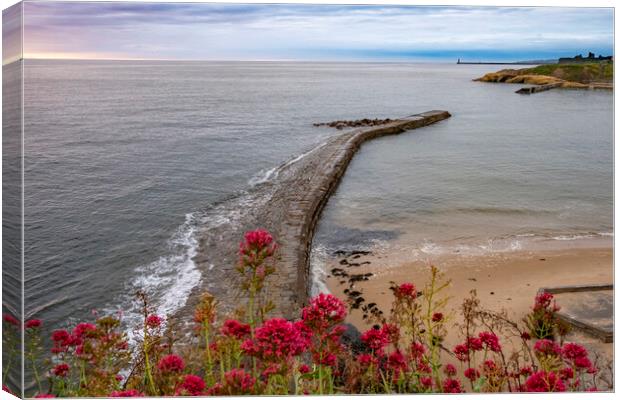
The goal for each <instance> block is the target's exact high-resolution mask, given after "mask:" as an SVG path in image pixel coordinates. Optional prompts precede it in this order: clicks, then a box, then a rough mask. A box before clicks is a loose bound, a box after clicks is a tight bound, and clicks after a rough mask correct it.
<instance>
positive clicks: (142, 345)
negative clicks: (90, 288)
mask: <svg viewBox="0 0 620 400" xmlns="http://www.w3.org/2000/svg"><path fill="white" fill-rule="evenodd" d="M275 251H276V244H275V241H274V238H273V237H272V236H271V235H270V234H269V233H268V232H266V231H264V230H260V229H259V230H255V231H251V232H248V233H247V234H246V235H245V237H244V241H243V242H242V243H241V244H240V246H239V253H240V263H239V265H238V271H239V272H240V273H241V274H242V276H243V280H242V281H243V283H242V286H241V287H242V289H243V290H246V291H247V293H248V301H247V304H246V305H245V307H244V308H240V309H238V310H235V311H234V312H231V313H230V314H228V315H226V316H224V315H220V314H218V310H217V301H216V300H215V298H214V297H213V296H211V295H210V294H208V293H205V294H203V296H202V297H201V298H200V301H199V303H198V305H197V306H196V310H195V315H194V316H195V318H194V320H195V322H196V324H197V334H196V335H195V336H194V337H193V338H184V339H183V341H181V342H179V337H180V335H179V334H178V332H176V331H174V327H175V324H174V321H173V320H171V319H167V320H166V319H165V318H164V317H163V316H159V315H157V314H154V313H153V312H152V311H153V310H152V309H151V308H150V307H149V306H148V302H147V301H146V297H145V295H144V294H140V295H139V296H141V297H140V298H141V299H142V300H143V301H144V310H143V311H144V312H143V315H144V319H143V321H142V323H141V325H140V326H139V327H136V330H135V332H139V333H140V335H137V336H136V337H135V341H134V342H135V344H134V343H132V344H130V343H129V342H128V339H127V337H126V335H125V334H124V333H123V328H122V327H121V322H120V320H119V319H117V318H113V317H103V318H99V319H97V320H96V323H88V322H80V323H78V324H77V325H75V326H74V327H73V328H72V329H71V328H67V329H56V330H54V331H52V332H51V335H50V337H49V339H51V342H52V347H51V357H50V359H49V360H47V362H45V363H37V362H36V361H37V360H36V355H37V354H38V353H37V351H38V350H39V344H40V343H42V341H40V340H39V338H40V335H41V331H42V329H41V328H42V327H43V322H42V321H41V320H39V319H30V320H27V321H26V322H25V323H24V324H23V329H24V332H23V334H24V337H25V338H27V340H28V341H29V342H28V343H29V345H28V347H27V348H28V355H29V356H30V358H29V361H30V364H31V365H32V366H33V367H34V373H33V375H34V376H35V377H37V379H38V376H39V374H37V369H36V368H37V366H42V365H45V366H46V368H47V369H46V370H45V371H44V375H43V374H40V375H41V376H45V378H46V379H47V381H48V382H49V384H48V385H47V386H46V385H45V382H44V381H43V380H37V382H36V384H37V385H36V386H37V389H36V393H33V396H32V397H36V398H43V397H54V396H58V397H73V396H76V397H104V396H105V397H143V396H159V397H161V396H208V395H217V396H226V395H287V394H335V393H364V394H366V393H418V392H423V393H426V392H443V393H462V392H465V391H469V390H471V391H484V392H502V391H525V392H561V391H585V390H595V389H596V386H595V385H594V383H595V382H599V381H600V380H596V379H595V377H596V376H597V374H598V369H597V365H594V363H593V361H592V359H591V358H590V355H589V354H588V350H587V349H586V348H585V347H583V346H582V345H580V344H577V343H571V342H565V340H564V337H563V331H562V330H561V329H558V327H559V325H558V321H557V318H556V315H555V313H556V312H557V311H558V310H559V307H558V306H557V305H556V304H555V302H554V300H553V295H551V294H549V293H541V294H539V295H538V296H537V297H536V299H535V302H534V306H533V307H532V311H531V313H530V314H528V316H527V317H526V324H525V326H521V325H519V324H516V323H509V324H508V326H509V328H510V329H512V331H511V332H512V333H511V335H512V338H514V339H516V341H515V342H517V343H518V344H519V345H521V346H522V348H519V349H517V350H518V351H516V352H514V353H513V354H511V355H507V354H505V352H506V349H505V348H504V347H503V346H502V344H501V341H503V340H504V339H505V338H508V339H510V337H507V334H506V329H504V330H502V329H501V328H500V327H499V326H500V324H499V322H498V321H500V322H501V321H503V319H501V318H497V319H495V320H494V321H492V323H490V322H489V318H491V317H492V313H491V312H489V311H488V310H487V311H484V312H477V311H476V310H475V307H477V302H476V301H471V302H468V301H467V300H466V301H465V302H464V306H463V308H464V312H463V318H465V319H466V321H467V322H468V325H466V326H464V327H463V330H462V332H464V334H463V336H462V339H460V340H459V342H457V344H456V346H454V347H453V349H452V352H450V351H449V350H447V349H446V347H447V346H448V345H447V344H446V338H447V336H448V335H447V330H446V321H448V320H450V319H451V318H452V314H451V313H450V314H446V311H445V310H444V309H443V308H442V307H443V305H444V304H446V301H445V299H444V298H442V295H441V290H442V289H443V288H445V287H446V286H447V284H446V283H445V282H443V281H442V278H441V274H440V273H439V271H438V269H436V268H435V267H431V279H430V281H429V282H430V283H428V284H425V286H424V287H423V288H422V290H421V291H418V289H417V288H416V286H415V285H414V284H413V283H403V284H400V285H398V284H393V285H392V286H391V289H392V293H393V303H392V305H393V306H392V309H391V310H390V311H391V312H390V315H389V316H386V317H381V316H380V314H375V315H373V316H372V317H373V318H375V319H373V320H372V322H371V323H372V324H375V325H373V326H372V328H370V329H368V330H366V331H365V332H363V333H362V334H361V335H357V338H356V335H355V332H353V331H349V332H347V334H346V335H345V331H347V328H346V326H345V325H344V323H345V321H346V317H347V307H346V305H345V303H344V302H343V301H342V300H340V299H339V298H338V297H336V296H333V295H330V294H319V295H318V296H316V297H314V298H313V299H310V301H309V302H308V304H307V306H305V307H304V308H303V309H302V310H301V314H300V318H299V319H297V320H286V319H283V318H279V317H274V316H273V315H272V314H271V313H270V311H271V310H272V308H270V306H269V302H268V301H266V299H265V293H263V288H264V285H265V284H266V277H267V276H268V275H269V274H271V273H273V271H274V269H273V265H272V264H271V263H272V262H273V261H274V260H275V259H276V257H274V254H275ZM222 317H223V318H222ZM476 318H479V319H478V320H476ZM483 318H484V319H483ZM164 321H166V323H164ZM3 325H4V327H5V330H4V332H5V334H6V335H7V336H4V337H3V342H4V344H5V345H6V344H9V345H12V346H14V345H15V343H18V341H15V342H9V341H8V339H9V338H10V337H11V336H10V334H13V335H14V337H15V338H17V336H16V335H17V334H21V332H19V329H20V328H21V322H20V321H19V320H18V319H17V318H15V317H13V316H12V315H10V314H5V315H4V317H3ZM20 337H21V336H20ZM558 337H559V338H560V340H558ZM500 338H501V340H500ZM504 343H506V342H504ZM507 347H510V346H507ZM40 348H41V351H43V348H42V346H41V347H40ZM8 359H9V361H10V356H9V357H8ZM32 360H34V361H32ZM453 360H457V361H460V362H461V364H460V367H459V368H457V366H455V365H454V364H452V363H451V362H450V361H453ZM8 364H9V367H10V362H9V363H8ZM4 376H6V373H5V374H4ZM3 389H4V390H9V388H8V387H7V386H5V382H3Z"/></svg>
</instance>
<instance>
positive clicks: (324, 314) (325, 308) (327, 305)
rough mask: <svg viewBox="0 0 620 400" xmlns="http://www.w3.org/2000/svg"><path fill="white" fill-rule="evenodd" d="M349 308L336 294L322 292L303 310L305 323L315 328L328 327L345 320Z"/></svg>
mask: <svg viewBox="0 0 620 400" xmlns="http://www.w3.org/2000/svg"><path fill="white" fill-rule="evenodd" d="M346 316H347V308H346V306H345V305H344V303H343V302H342V300H340V299H339V298H337V297H336V296H333V295H331V294H324V293H320V294H319V295H318V296H316V297H315V298H313V299H312V300H311V301H310V304H309V305H308V306H306V307H304V309H303V310H302V316H301V318H302V319H303V321H304V323H305V324H306V325H308V326H309V327H311V328H313V329H326V328H327V327H330V326H332V325H335V324H339V323H341V322H343V321H344V319H345V317H346Z"/></svg>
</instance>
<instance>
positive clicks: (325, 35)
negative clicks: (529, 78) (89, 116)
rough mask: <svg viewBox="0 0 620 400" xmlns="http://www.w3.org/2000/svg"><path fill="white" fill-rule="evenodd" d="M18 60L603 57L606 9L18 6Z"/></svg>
mask: <svg viewBox="0 0 620 400" xmlns="http://www.w3.org/2000/svg"><path fill="white" fill-rule="evenodd" d="M24 14H25V19H24V20H25V33H24V48H25V54H26V57H46V56H49V57H53V56H58V55H61V56H63V57H69V58H155V59H302V60H304V59H318V60H332V59H333V60H348V59H354V60H355V59H378V60H382V59H388V60H392V59H422V60H424V59H442V58H446V59H447V58H455V57H457V56H461V57H481V58H487V59H489V58H492V59H511V58H512V59H514V58H517V59H518V58H523V57H534V58H535V57H557V56H570V55H574V54H575V53H578V52H585V51H588V50H592V51H595V52H597V53H601V52H602V53H606V54H607V53H611V52H612V49H613V10H612V9H610V8H551V7H536V8H498V7H404V6H338V5H248V4H188V3H184V4H181V3H168V4H166V3H68V2H65V3H63V2H45V3H25V13H24Z"/></svg>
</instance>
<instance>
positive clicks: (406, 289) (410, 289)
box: [394, 282, 418, 300]
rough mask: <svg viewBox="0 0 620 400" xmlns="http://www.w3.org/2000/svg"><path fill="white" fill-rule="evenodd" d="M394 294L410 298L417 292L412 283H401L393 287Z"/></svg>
mask: <svg viewBox="0 0 620 400" xmlns="http://www.w3.org/2000/svg"><path fill="white" fill-rule="evenodd" d="M394 295H395V296H396V297H398V298H401V299H402V298H409V299H411V300H413V299H415V298H416V297H417V296H418V292H417V290H416V288H415V285H414V284H413V283H408V282H407V283H402V284H401V285H399V286H396V287H395V288H394Z"/></svg>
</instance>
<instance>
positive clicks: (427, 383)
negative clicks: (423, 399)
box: [420, 376, 433, 389]
mask: <svg viewBox="0 0 620 400" xmlns="http://www.w3.org/2000/svg"><path fill="white" fill-rule="evenodd" d="M420 385H422V387H423V388H425V389H430V388H432V387H433V378H431V377H430V376H421V377H420Z"/></svg>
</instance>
